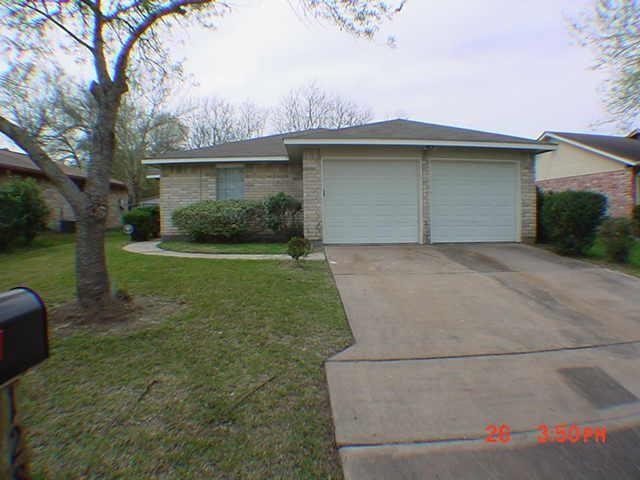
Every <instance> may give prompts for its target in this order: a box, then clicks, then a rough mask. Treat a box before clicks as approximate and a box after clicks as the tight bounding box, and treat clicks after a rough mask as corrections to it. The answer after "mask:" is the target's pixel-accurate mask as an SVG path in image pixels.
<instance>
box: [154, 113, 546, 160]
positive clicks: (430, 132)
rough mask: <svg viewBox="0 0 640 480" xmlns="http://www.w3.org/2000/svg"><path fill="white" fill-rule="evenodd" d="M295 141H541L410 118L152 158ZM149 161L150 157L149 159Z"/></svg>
mask: <svg viewBox="0 0 640 480" xmlns="http://www.w3.org/2000/svg"><path fill="white" fill-rule="evenodd" d="M289 139H292V140H293V139H296V140H298V139H299V140H323V139H330V140H336V139H337V140H349V139H367V140H369V139H370V140H375V139H385V140H388V139H391V140H394V139H397V140H417V141H422V140H425V141H434V142H447V141H449V142H469V143H502V144H510V143H513V144H527V145H533V146H535V145H540V146H541V147H542V148H543V149H544V147H545V146H547V145H546V144H544V143H541V142H538V141H536V140H531V139H529V138H521V137H512V136H510V135H501V134H498V133H489V132H481V131H478V130H469V129H466V128H458V127H448V126H446V125H436V124H432V123H423V122H414V121H411V120H402V119H397V120H387V121H384V122H377V123H369V124H366V125H360V126H356V127H348V128H340V129H327V128H318V129H312V130H304V131H301V132H289V133H279V134H276V135H269V136H266V137H259V138H252V139H249V140H242V141H239V142H230V143H223V144H220V145H214V146H212V147H205V148H198V149H195V150H183V151H174V152H167V153H165V154H162V155H158V156H156V157H153V159H158V160H160V159H190V158H193V159H196V158H234V157H242V158H247V157H253V158H260V157H279V156H282V157H286V156H288V152H287V149H286V147H285V144H284V141H285V140H289ZM150 160H151V159H150Z"/></svg>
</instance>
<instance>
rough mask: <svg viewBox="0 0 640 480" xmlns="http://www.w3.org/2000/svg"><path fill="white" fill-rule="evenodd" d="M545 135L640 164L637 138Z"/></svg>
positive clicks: (567, 133) (584, 134) (563, 134)
mask: <svg viewBox="0 0 640 480" xmlns="http://www.w3.org/2000/svg"><path fill="white" fill-rule="evenodd" d="M544 135H556V136H558V137H560V138H565V139H567V140H571V141H574V142H578V143H580V144H582V145H585V146H587V147H591V148H595V149H597V150H601V151H603V152H605V153H608V154H610V155H615V156H616V157H621V158H624V159H626V160H628V161H629V162H632V163H640V140H639V139H637V138H632V137H628V136H627V137H620V136H616V135H594V134H591V133H571V132H545V133H544V134H543V136H544Z"/></svg>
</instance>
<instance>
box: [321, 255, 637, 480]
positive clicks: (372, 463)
mask: <svg viewBox="0 0 640 480" xmlns="http://www.w3.org/2000/svg"><path fill="white" fill-rule="evenodd" d="M327 257H328V259H329V264H330V265H331V269H332V271H333V273H334V275H335V277H336V282H337V285H338V289H339V291H340V295H341V297H342V300H343V302H344V304H345V309H346V312H347V317H348V320H349V323H350V325H351V327H352V330H353V332H354V336H355V340H356V342H355V344H354V345H353V346H352V347H350V348H349V349H347V350H345V351H344V352H342V353H340V354H338V355H336V356H335V357H333V358H332V359H330V360H329V361H328V362H327V364H326V370H327V380H328V383H329V392H330V398H331V407H332V412H333V417H334V422H335V432H336V442H337V444H338V447H339V449H340V456H341V459H342V461H343V466H344V471H345V477H346V478H347V480H364V479H367V480H369V479H380V480H386V479H416V480H418V479H420V480H422V479H429V478H437V479H446V480H458V479H511V478H526V479H546V478H567V479H569V478H585V479H596V478H597V479H600V478H602V479H605V478H640V466H639V465H640V461H639V460H638V459H639V458H640V437H638V434H639V432H640V428H638V426H640V400H639V399H640V376H638V375H637V372H638V371H640V280H638V279H636V278H635V277H630V276H627V275H624V274H621V273H618V272H614V271H611V270H608V269H604V268H600V267H595V266H593V265H591V264H589V263H585V262H580V261H576V260H571V259H566V258H563V257H558V256H556V255H554V254H552V253H549V252H545V251H542V250H539V249H536V248H533V247H527V246H522V245H466V246H462V245H445V246H402V247H400V246H389V247H357V248H351V247H327ZM492 424H493V425H498V426H499V425H507V426H508V427H509V429H510V431H511V439H510V440H509V442H507V443H500V442H498V443H487V442H486V441H485V440H486V437H487V427H488V426H489V425H492ZM541 424H546V425H547V426H548V427H549V428H550V429H552V430H553V429H554V428H555V426H556V425H557V424H568V425H574V424H575V425H579V426H582V427H584V426H589V425H593V426H598V427H602V426H604V427H605V428H606V430H607V439H608V441H607V443H600V444H595V443H594V442H593V441H592V442H584V441H580V442H579V443H576V444H574V443H551V444H538V442H537V437H538V436H539V435H540V431H539V430H538V428H539V426H540V425H541ZM609 440H610V441H609Z"/></svg>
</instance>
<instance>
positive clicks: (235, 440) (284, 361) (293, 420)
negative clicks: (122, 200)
mask: <svg viewBox="0 0 640 480" xmlns="http://www.w3.org/2000/svg"><path fill="white" fill-rule="evenodd" d="M125 241H126V240H125V238H124V237H123V236H122V235H119V234H110V235H109V237H108V240H107V244H108V245H107V248H108V259H109V267H110V272H111V276H112V280H113V281H114V282H115V284H116V287H117V288H125V289H127V290H128V291H129V292H130V293H132V294H133V295H134V296H146V297H150V296H151V297H157V298H158V299H162V300H163V302H165V303H166V302H167V300H168V301H169V302H176V303H177V305H178V307H177V309H176V310H174V311H173V313H172V314H169V315H168V316H166V317H163V318H160V319H156V321H154V322H151V323H149V324H144V325H141V326H138V327H137V328H133V329H128V328H118V329H115V331H113V332H111V331H106V332H105V331H100V329H92V328H84V327H83V328H80V329H78V330H77V331H73V330H72V331H71V333H68V332H67V333H65V334H64V335H63V334H61V333H60V332H61V331H62V330H61V329H60V328H59V326H57V325H51V330H52V333H51V337H52V356H51V358H50V359H49V360H48V361H47V362H45V363H44V364H42V365H40V366H39V367H37V368H36V369H34V370H32V371H31V372H29V373H28V374H26V375H25V377H24V378H23V380H22V382H21V384H20V387H19V392H18V395H19V402H20V411H19V414H20V415H21V417H22V418H23V421H24V424H25V425H26V428H27V436H28V443H29V446H30V447H31V449H32V452H33V455H32V457H33V469H34V474H35V475H34V476H35V478H39V479H45V478H46V479H58V478H59V479H65V478H182V479H191V478H193V479H196V478H197V479H200V478H225V479H226V478H252V479H253V478H256V479H257V478H324V479H326V478H341V476H342V473H341V469H340V465H339V461H338V458H337V454H336V452H335V448H334V437H333V430H332V422H331V415H330V409H329V401H328V395H327V391H326V382H325V375H324V368H323V362H324V360H325V359H326V358H327V357H329V356H331V355H332V354H333V353H335V352H337V351H339V350H341V349H343V348H345V347H346V346H347V345H348V344H349V343H350V342H351V335H350V332H349V329H348V326H347V323H346V320H345V317H344V313H343V310H342V306H341V303H340V300H339V298H338V294H337V291H336V288H335V285H334V283H333V280H332V278H331V276H330V273H329V271H328V267H327V265H326V263H325V262H307V263H306V264H305V265H304V268H298V267H295V266H292V265H291V263H290V262H278V261H260V262H242V261H233V260H221V261H216V262H205V261H201V260H198V259H182V258H170V257H150V256H144V255H136V254H131V253H127V252H124V251H122V250H121V247H122V245H123V244H124V243H125ZM73 246H74V245H73V243H72V241H70V240H69V239H68V237H67V238H65V237H62V236H55V237H53V239H51V238H45V239H43V240H39V241H37V245H36V246H35V247H34V248H30V249H19V250H16V251H14V252H11V253H9V254H3V255H0V269H1V270H2V271H3V275H2V278H1V279H0V289H2V290H5V289H8V288H11V287H13V286H17V285H27V286H30V287H32V288H34V289H35V290H36V291H38V292H39V293H41V294H42V295H43V297H44V299H45V301H46V302H47V303H48V304H49V305H53V304H60V303H62V302H65V301H67V300H69V299H70V298H72V295H73V290H74V282H73ZM95 330H99V331H95ZM271 378H273V380H271V381H269V379H271ZM265 382H266V383H265ZM151 384H153V386H152V388H151V389H150V390H149V392H148V394H147V395H145V396H144V398H143V399H142V400H139V398H140V396H141V394H142V393H143V392H144V391H145V390H146V389H147V387H149V385H151ZM261 384H265V385H264V386H263V387H262V388H260V389H258V390H257V391H254V390H255V389H256V387H258V386H260V385H261ZM251 392H253V393H251Z"/></svg>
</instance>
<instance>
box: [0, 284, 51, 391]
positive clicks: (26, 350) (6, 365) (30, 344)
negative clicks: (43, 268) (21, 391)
mask: <svg viewBox="0 0 640 480" xmlns="http://www.w3.org/2000/svg"><path fill="white" fill-rule="evenodd" d="M48 356H49V337H48V335H47V309H46V307H45V305H44V302H43V301H42V299H41V298H40V296H39V295H38V294H37V293H36V292H34V291H32V290H29V289H28V288H16V289H15V290H9V291H8V292H4V293H0V385H3V384H4V383H6V382H7V381H9V380H12V379H13V378H15V377H17V376H18V375H20V374H21V373H23V372H25V371H26V370H27V369H29V368H31V367H33V366H34V365H37V364H38V363H40V362H42V361H44V360H45V359H46V358H47V357H48Z"/></svg>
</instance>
